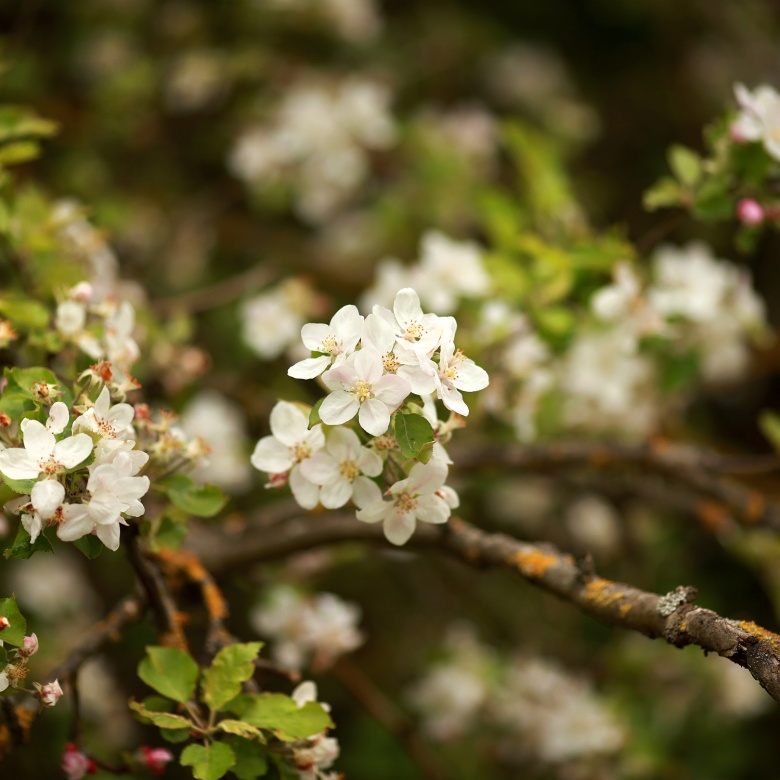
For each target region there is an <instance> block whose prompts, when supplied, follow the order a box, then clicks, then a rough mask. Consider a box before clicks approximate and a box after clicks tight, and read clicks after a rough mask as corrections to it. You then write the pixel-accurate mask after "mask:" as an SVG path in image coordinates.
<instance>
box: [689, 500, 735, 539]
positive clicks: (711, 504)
mask: <svg viewBox="0 0 780 780" xmlns="http://www.w3.org/2000/svg"><path fill="white" fill-rule="evenodd" d="M696 512H697V514H698V516H699V520H701V524H702V525H703V526H704V527H705V528H706V529H707V530H708V531H711V532H713V533H717V532H718V531H722V530H723V529H724V528H725V527H726V526H727V525H728V524H729V517H730V516H729V513H728V510H727V509H726V507H724V506H723V504H719V503H718V502H717V501H699V503H698V504H697V505H696Z"/></svg>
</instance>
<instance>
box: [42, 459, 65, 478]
mask: <svg viewBox="0 0 780 780" xmlns="http://www.w3.org/2000/svg"><path fill="white" fill-rule="evenodd" d="M38 468H39V469H40V470H41V472H42V473H44V474H46V475H47V476H49V477H50V476H52V475H53V474H59V473H60V471H62V466H61V465H60V464H59V463H58V462H57V461H56V460H55V459H54V456H53V455H49V458H48V460H39V461H38Z"/></svg>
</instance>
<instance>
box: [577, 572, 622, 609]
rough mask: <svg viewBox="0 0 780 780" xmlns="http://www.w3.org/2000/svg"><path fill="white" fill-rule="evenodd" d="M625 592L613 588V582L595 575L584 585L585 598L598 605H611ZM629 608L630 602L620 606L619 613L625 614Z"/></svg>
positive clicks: (620, 598)
mask: <svg viewBox="0 0 780 780" xmlns="http://www.w3.org/2000/svg"><path fill="white" fill-rule="evenodd" d="M625 595H626V594H625V593H624V592H623V591H621V590H616V589H615V583H614V582H610V581H609V580H603V579H601V578H600V577H597V578H596V579H594V580H591V581H590V582H589V583H588V584H587V585H586V586H585V598H586V599H587V600H588V601H590V602H591V603H593V604H596V605H598V606H599V607H611V606H612V605H613V604H617V602H619V601H621V600H622V599H623V598H624V597H625ZM630 609H631V605H630V604H623V605H621V606H620V613H621V615H625V614H626V613H627V612H628V611H629V610H630Z"/></svg>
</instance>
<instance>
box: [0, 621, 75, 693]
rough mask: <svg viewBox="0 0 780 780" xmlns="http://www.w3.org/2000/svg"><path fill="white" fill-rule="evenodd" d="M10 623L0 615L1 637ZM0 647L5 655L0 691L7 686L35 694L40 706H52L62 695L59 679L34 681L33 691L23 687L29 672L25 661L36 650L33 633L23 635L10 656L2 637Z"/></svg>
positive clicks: (0, 676) (0, 674) (36, 642)
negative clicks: (19, 643)
mask: <svg viewBox="0 0 780 780" xmlns="http://www.w3.org/2000/svg"><path fill="white" fill-rule="evenodd" d="M10 625H11V624H10V621H9V620H8V618H7V617H5V616H3V615H0V637H2V635H3V631H5V630H6V629H7V628H9V626H10ZM0 648H3V649H2V652H3V653H4V654H5V657H6V664H5V666H4V667H3V669H2V671H0V692H2V691H5V690H7V689H9V688H10V689H12V690H15V691H24V692H25V693H29V694H30V695H32V696H35V697H36V698H37V699H38V700H39V701H40V704H41V707H54V705H55V704H57V702H58V701H59V700H60V697H61V696H62V688H61V687H60V684H59V681H57V680H54V681H53V682H47V683H39V682H34V683H33V688H34V689H35V690H34V691H33V690H30V689H29V688H25V687H24V679H25V678H26V677H27V674H28V672H29V669H28V667H27V663H28V661H29V659H30V657H31V656H33V655H35V653H37V652H38V637H37V636H36V635H35V634H30V636H26V637H24V640H23V642H22V644H21V645H19V647H17V648H15V649H14V650H13V652H12V653H11V655H10V658H9V655H8V652H7V651H6V650H5V648H4V645H3V641H2V639H0Z"/></svg>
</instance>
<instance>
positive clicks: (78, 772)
mask: <svg viewBox="0 0 780 780" xmlns="http://www.w3.org/2000/svg"><path fill="white" fill-rule="evenodd" d="M60 768H61V769H62V771H63V772H64V773H65V776H66V777H67V778H68V780H81V778H82V777H84V775H94V774H95V772H97V764H96V763H95V762H94V761H93V760H92V759H91V758H90V757H89V756H87V755H86V754H85V753H82V752H81V751H80V750H79V749H78V748H77V747H76V746H75V745H74V744H73V743H72V742H69V743H68V744H67V745H66V746H65V752H64V753H63V754H62V761H61V762H60Z"/></svg>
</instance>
